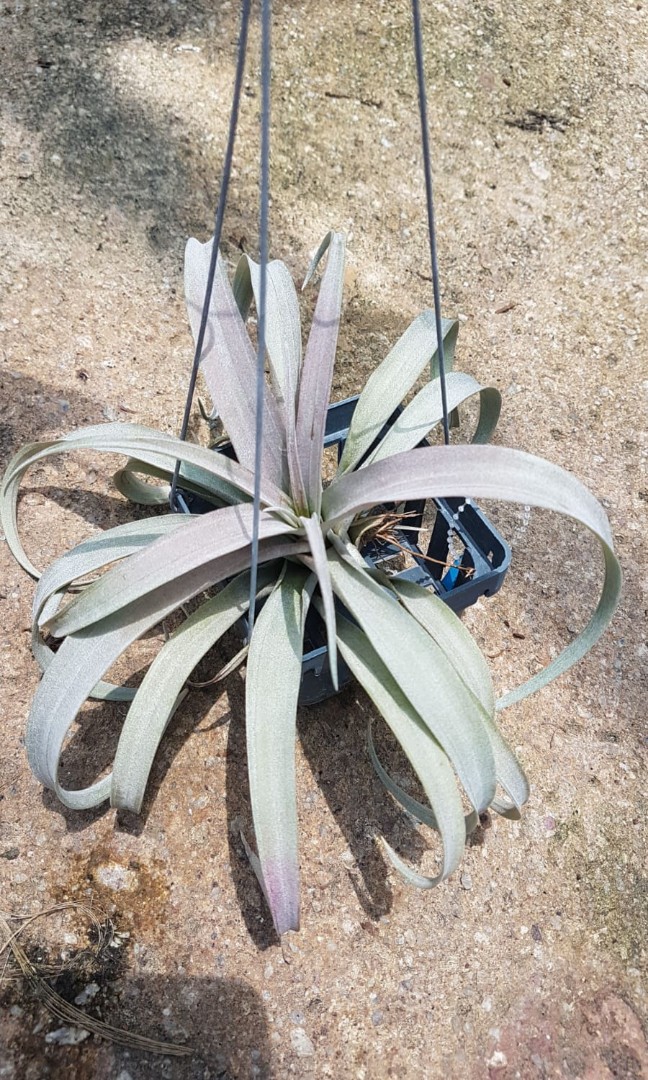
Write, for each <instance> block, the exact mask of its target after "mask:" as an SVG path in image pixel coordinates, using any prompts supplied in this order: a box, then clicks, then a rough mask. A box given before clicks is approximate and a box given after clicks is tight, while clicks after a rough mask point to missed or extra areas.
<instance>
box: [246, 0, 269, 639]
mask: <svg viewBox="0 0 648 1080" xmlns="http://www.w3.org/2000/svg"><path fill="white" fill-rule="evenodd" d="M271 35H272V3H271V0H262V2H261V183H260V187H261V191H260V210H259V261H260V263H261V275H260V283H259V310H258V317H259V322H258V327H257V369H256V431H255V439H256V442H255V447H254V505H253V510H252V557H251V561H250V607H249V610H248V625H249V636H248V641H249V639H250V638H251V637H252V629H253V627H254V615H255V607H256V591H257V573H258V567H259V518H260V515H261V462H262V456H263V454H262V452H263V404H264V390H265V344H266V292H267V277H268V212H269V205H270V75H271V69H270V62H271V56H270V46H271Z"/></svg>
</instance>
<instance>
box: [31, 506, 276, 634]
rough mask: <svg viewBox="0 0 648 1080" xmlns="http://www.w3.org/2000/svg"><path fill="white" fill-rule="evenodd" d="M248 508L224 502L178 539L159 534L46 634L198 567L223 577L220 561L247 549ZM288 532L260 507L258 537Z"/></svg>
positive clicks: (66, 630)
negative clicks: (208, 568)
mask: <svg viewBox="0 0 648 1080" xmlns="http://www.w3.org/2000/svg"><path fill="white" fill-rule="evenodd" d="M252 512H253V511H252V507H251V506H250V505H249V504H246V505H244V506H225V507H223V508H222V509H221V510H212V511H210V512H209V513H208V514H203V515H202V516H199V517H192V518H191V520H190V522H189V524H188V525H186V526H185V527H184V529H183V532H182V543H179V542H178V539H177V537H176V536H174V535H173V534H171V535H170V536H162V537H160V538H159V539H158V540H156V541H154V543H153V544H151V545H150V546H149V547H147V548H146V549H145V550H144V551H140V552H136V553H135V554H133V555H131V556H130V558H129V559H128V560H126V561H125V562H120V563H118V564H117V566H115V567H113V568H112V569H111V570H109V571H108V572H107V573H106V574H104V575H103V576H102V577H101V578H99V580H98V581H95V582H94V583H93V584H92V585H89V586H88V588H87V589H84V591H83V592H82V593H80V594H79V596H77V597H75V598H74V599H73V600H72V601H71V602H70V603H69V604H68V605H67V607H65V608H64V609H63V610H62V611H60V612H58V613H57V614H56V615H55V616H54V618H53V619H52V621H51V623H50V627H49V629H50V631H51V633H53V634H54V635H55V636H56V637H64V636H65V635H66V634H73V633H75V632H76V631H78V630H82V629H83V628H84V627H86V626H88V625H90V624H91V623H93V622H98V621H99V620H100V619H104V618H106V616H108V615H111V614H112V613H113V612H114V611H118V610H119V609H120V608H123V607H126V606H127V605H128V604H130V603H132V602H133V601H135V600H139V599H140V598H141V597H143V596H145V595H146V594H147V593H151V592H154V591H155V590H156V589H159V588H160V587H162V586H164V585H166V584H167V583H168V582H172V581H173V580H175V579H177V578H180V577H182V575H183V574H186V573H189V572H190V571H193V570H195V569H196V568H198V567H200V566H204V567H211V570H210V571H209V573H210V574H215V576H214V578H213V580H214V581H216V580H221V581H222V576H221V575H220V573H219V570H218V564H219V560H221V559H227V557H228V556H229V555H231V554H232V553H233V552H236V551H243V552H244V551H248V550H249V548H250V543H251V537H252ZM292 531H293V530H292V528H291V526H290V525H287V524H286V523H285V522H283V521H279V520H277V518H274V517H271V516H269V515H268V514H266V513H265V511H262V513H261V517H260V521H259V537H260V539H261V540H265V539H269V538H271V537H275V536H281V535H284V536H285V535H287V534H289V533H291V532H292ZM244 565H245V563H244Z"/></svg>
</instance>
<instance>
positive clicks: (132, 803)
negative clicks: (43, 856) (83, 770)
mask: <svg viewBox="0 0 648 1080" xmlns="http://www.w3.org/2000/svg"><path fill="white" fill-rule="evenodd" d="M278 570H279V567H278V565H277V564H275V565H274V568H264V567H262V568H261V570H260V573H259V578H258V584H259V588H260V589H262V588H264V587H265V586H266V585H268V584H269V583H270V582H271V581H272V580H273V578H276V575H277V573H278ZM249 600H250V575H249V574H248V573H245V574H241V575H239V576H238V577H237V578H235V580H234V581H231V582H230V583H229V585H226V586H225V588H224V589H222V590H221V592H219V593H218V595H217V596H215V597H213V598H212V599H211V600H207V601H206V602H205V603H204V604H201V606H200V607H199V608H198V609H197V610H196V611H194V612H193V614H192V615H190V616H189V618H188V619H187V620H186V622H184V623H182V625H181V626H180V627H179V628H178V629H177V630H176V631H175V632H174V633H173V634H171V636H170V638H169V640H168V641H167V642H166V643H165V645H163V647H162V649H161V650H160V652H159V653H158V655H157V656H156V658H155V660H154V661H153V663H152V664H151V666H150V668H149V669H148V671H147V673H146V675H145V676H144V679H143V680H142V683H141V685H140V687H139V689H138V691H137V694H136V695H135V700H134V701H133V704H132V705H131V707H130V709H129V710H128V715H127V716H126V720H125V721H124V726H123V728H122V732H121V735H120V737H119V743H118V746H117V753H116V755H115V763H114V766H113V773H112V786H111V792H110V802H111V805H112V806H118V807H123V808H125V809H127V810H132V811H133V813H136V814H138V813H139V812H140V809H141V806H142V800H143V798H144V793H145V791H146V785H147V783H148V778H149V774H150V771H151V767H152V765H153V759H154V757H155V754H156V752H157V749H158V746H159V744H160V740H161V739H162V736H163V734H164V732H165V730H166V727H167V724H168V723H169V721H170V719H171V717H172V716H173V713H174V710H175V707H176V702H177V699H178V696H179V695H180V693H181V691H182V688H183V687H184V685H185V683H186V681H187V679H188V678H189V676H190V675H191V672H192V671H193V669H194V668H195V667H196V664H198V663H199V661H200V660H201V659H202V658H203V656H204V655H205V653H207V652H208V651H209V650H210V649H211V648H212V646H213V645H215V644H216V642H217V641H218V640H219V639H220V638H221V637H222V636H223V634H224V633H225V632H226V630H229V629H230V627H231V626H233V625H234V623H236V622H238V620H239V619H240V618H241V616H242V615H244V614H245V612H246V611H247V609H248V606H249Z"/></svg>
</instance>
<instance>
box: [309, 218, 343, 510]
mask: <svg viewBox="0 0 648 1080" xmlns="http://www.w3.org/2000/svg"><path fill="white" fill-rule="evenodd" d="M328 240H329V243H328V248H329V254H328V262H327V266H326V270H325V271H324V275H323V277H322V284H321V285H320V291H319V297H318V299H317V305H316V307H315V314H314V316H313V325H312V327H311V332H310V335H309V338H308V344H307V346H306V354H305V356H304V363H303V367H302V374H301V381H300V386H299V406H298V409H297V455H298V458H299V462H300V466H301V475H302V477H303V480H304V486H305V489H306V497H307V499H308V509H309V512H310V513H313V512H315V513H318V512H319V508H320V503H321V497H322V454H323V450H324V430H325V426H326V410H327V408H328V403H329V397H330V393H331V383H332V381H333V366H334V363H335V351H336V348H337V339H338V332H339V329H340V313H341V310H342V289H343V285H344V248H345V240H344V236H343V234H342V233H330V234H329V238H328ZM326 246H327V245H325V244H323V245H322V246H321V247H320V252H319V253H318V254H320V257H321V254H323V251H324V250H325V247H326Z"/></svg>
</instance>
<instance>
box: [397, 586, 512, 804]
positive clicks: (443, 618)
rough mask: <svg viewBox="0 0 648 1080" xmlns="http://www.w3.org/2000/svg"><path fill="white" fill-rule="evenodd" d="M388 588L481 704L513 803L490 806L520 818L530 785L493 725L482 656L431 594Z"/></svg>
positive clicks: (417, 589) (408, 588)
mask: <svg viewBox="0 0 648 1080" xmlns="http://www.w3.org/2000/svg"><path fill="white" fill-rule="evenodd" d="M390 587H391V588H392V589H393V591H394V593H395V594H396V596H397V597H398V599H399V601H400V602H401V604H402V605H403V607H404V608H406V610H407V611H408V612H409V613H410V615H412V616H413V617H414V618H415V619H416V620H417V622H418V623H420V625H421V626H422V627H423V629H424V630H426V631H427V633H428V634H430V636H431V637H432V638H433V639H434V641H435V642H436V643H437V645H438V646H439V647H440V648H441V649H443V651H444V653H445V655H446V657H447V659H448V660H449V661H450V663H451V664H452V665H453V666H454V667H455V669H456V670H457V672H458V673H459V674H460V675H461V677H462V678H463V680H464V682H465V683H466V685H467V686H468V687H469V688H470V690H471V692H472V693H473V694H474V695H475V697H476V698H477V700H478V701H479V702H480V703H481V705H482V707H483V710H484V712H483V714H482V721H483V723H484V726H485V728H486V731H487V732H488V737H489V739H490V741H491V746H492V748H493V756H494V759H495V772H496V775H497V782H498V783H499V784H501V786H502V787H503V788H504V790H505V791H506V792H507V793H508V795H510V797H511V800H512V801H511V802H508V801H507V800H502V799H501V798H498V799H494V800H493V802H492V803H491V806H492V808H493V809H494V810H496V811H497V813H499V814H503V815H505V816H506V817H513V818H519V816H520V807H522V806H523V805H524V803H525V802H526V801H527V799H528V798H529V782H528V780H527V778H526V776H525V775H524V771H523V769H522V768H521V766H520V765H519V763H518V761H517V759H516V757H515V755H514V754H513V752H512V750H511V749H510V747H509V746H508V744H507V743H506V741H505V739H504V738H503V736H502V735H501V733H500V732H499V731H498V729H497V726H496V724H495V721H494V718H493V714H494V711H495V693H494V690H493V682H492V679H491V674H490V669H489V667H488V664H487V662H486V658H485V656H484V654H483V653H482V651H481V649H480V648H479V646H478V645H477V642H476V641H475V639H474V638H473V636H472V634H471V633H470V631H469V630H467V629H466V627H465V626H464V624H463V623H462V621H461V619H460V618H459V617H458V616H457V615H455V613H454V611H452V610H451V608H449V607H448V605H447V604H444V603H443V601H442V600H441V599H440V598H439V597H438V596H435V595H434V593H433V592H432V591H431V590H429V589H424V588H422V587H421V586H420V585H416V584H415V583H414V582H413V581H404V580H400V581H398V580H394V579H391V580H390Z"/></svg>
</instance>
